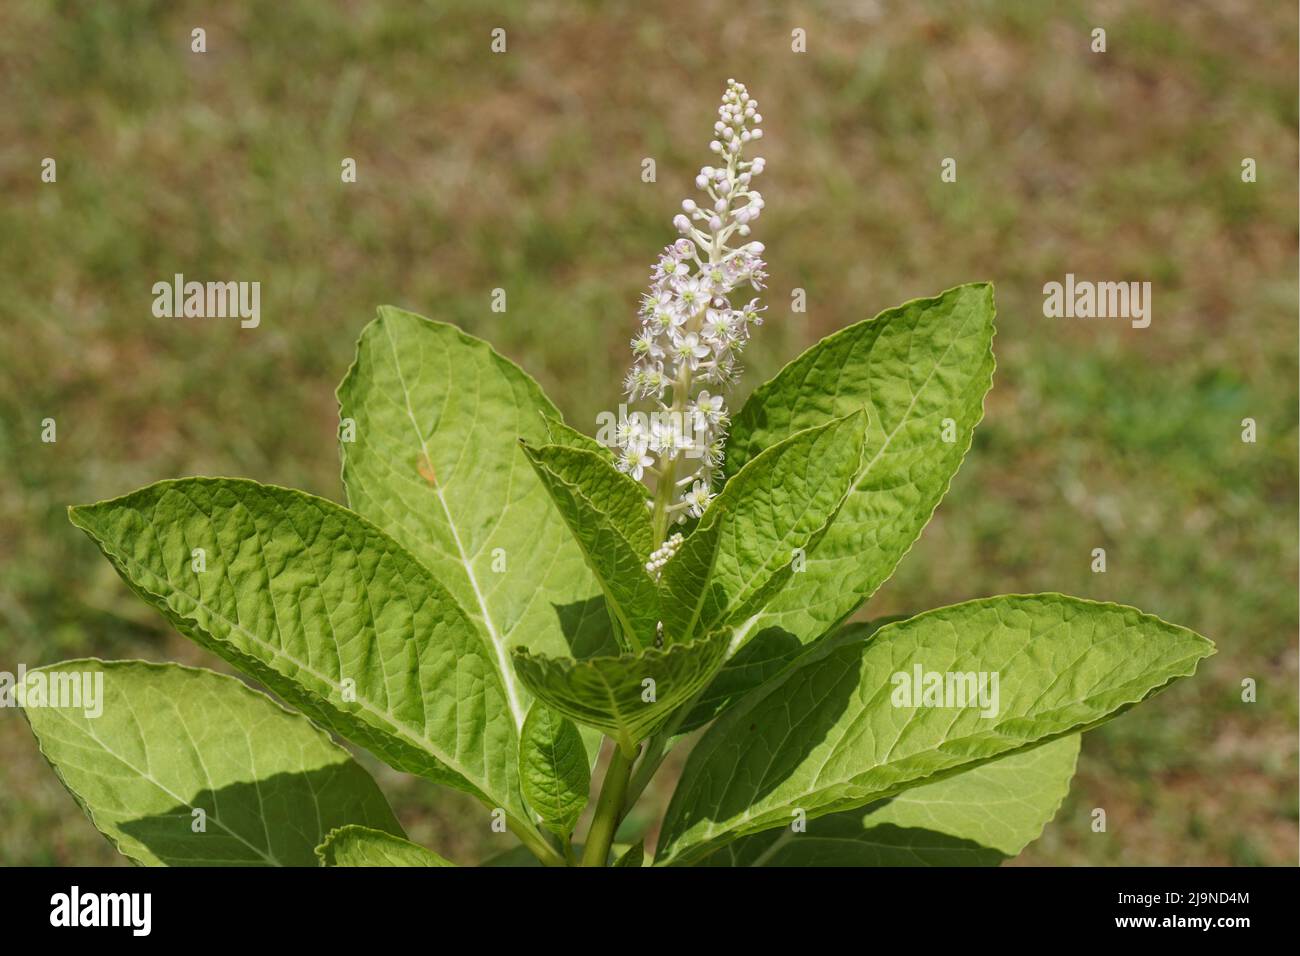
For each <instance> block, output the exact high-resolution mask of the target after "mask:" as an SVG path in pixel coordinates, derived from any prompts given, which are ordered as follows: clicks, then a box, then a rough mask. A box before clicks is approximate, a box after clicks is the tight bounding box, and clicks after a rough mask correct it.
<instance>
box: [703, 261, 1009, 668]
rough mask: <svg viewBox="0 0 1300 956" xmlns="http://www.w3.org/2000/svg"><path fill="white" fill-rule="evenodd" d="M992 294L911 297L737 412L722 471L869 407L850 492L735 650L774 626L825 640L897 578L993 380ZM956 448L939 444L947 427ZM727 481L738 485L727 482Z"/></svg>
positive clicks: (980, 287)
mask: <svg viewBox="0 0 1300 956" xmlns="http://www.w3.org/2000/svg"><path fill="white" fill-rule="evenodd" d="M994 314H995V309H994V305H993V287H992V286H991V285H989V284H987V283H975V284H971V285H963V286H958V287H957V288H955V289H950V290H948V291H947V292H944V293H943V294H942V295H938V296H935V297H934V298H928V299H915V300H913V301H911V302H908V303H906V304H905V305H902V306H899V307H898V308H894V309H889V310H886V311H885V312H882V313H880V314H879V315H878V316H876V317H875V318H874V319H869V320H867V321H864V322H859V323H857V324H856V325H851V326H849V327H848V328H846V329H842V330H841V331H839V332H836V333H835V334H834V335H831V336H829V337H827V338H825V339H823V340H822V341H820V342H818V343H817V344H816V345H814V346H813V347H812V348H810V349H809V350H808V351H806V352H805V353H803V355H801V356H799V357H798V358H797V359H795V360H794V361H793V362H791V363H790V364H789V365H788V366H786V368H785V369H783V370H782V371H781V373H780V374H778V375H777V376H776V378H774V379H772V380H771V381H769V382H767V383H766V384H764V385H761V386H759V387H758V388H757V389H756V390H755V391H754V393H753V394H752V395H751V396H750V398H749V400H748V401H747V402H746V403H745V405H744V407H743V408H742V409H741V410H740V412H739V413H738V414H737V415H736V418H735V421H734V423H733V425H732V428H731V437H730V438H729V439H728V441H727V458H726V474H727V475H729V476H732V475H737V474H738V473H739V472H742V471H743V469H744V467H745V466H746V464H748V463H749V462H750V461H751V460H752V459H754V458H755V457H756V456H758V455H759V454H761V453H762V452H763V449H766V448H768V447H769V446H771V445H773V444H775V443H776V442H779V441H782V440H784V439H786V438H788V437H789V436H790V435H793V434H795V433H797V432H799V431H801V430H803V429H806V428H809V427H812V426H816V425H822V424H825V423H826V422H827V421H829V420H830V419H832V418H834V417H836V416H841V415H845V414H847V413H849V412H853V411H856V410H857V409H859V408H862V407H864V406H865V407H866V409H867V411H868V422H867V433H866V446H865V448H864V450H863V455H862V466H861V468H860V469H859V471H858V474H857V476H856V478H855V479H854V481H853V487H852V492H851V493H850V494H849V496H848V498H847V499H846V500H845V502H844V505H843V507H842V508H841V509H840V510H839V512H838V514H837V516H836V518H835V521H834V522H833V523H832V524H831V526H830V527H829V528H828V529H827V531H826V533H825V534H824V535H823V536H822V537H821V539H820V540H819V541H818V542H817V544H816V547H815V548H813V549H812V550H810V551H809V554H808V560H807V569H806V570H805V571H804V572H803V573H802V574H800V575H799V576H798V580H797V582H796V584H797V586H792V587H788V588H786V589H785V590H784V591H782V592H781V593H779V594H777V595H776V596H775V597H774V598H773V600H772V601H771V603H770V604H769V605H768V606H767V607H766V608H764V609H763V613H762V614H760V615H758V616H757V617H755V618H754V619H753V620H751V621H747V622H746V628H745V629H744V630H743V631H742V632H741V633H740V634H739V635H738V640H739V641H740V642H743V641H744V640H747V639H748V638H749V637H750V636H752V635H754V634H758V633H760V632H761V631H763V630H765V629H772V628H779V629H781V630H782V631H785V632H786V633H788V634H792V635H794V637H795V638H796V639H797V640H799V641H800V642H801V643H805V644H806V643H808V642H810V641H813V640H815V639H816V638H817V637H819V636H821V635H823V634H826V633H827V632H828V631H830V630H832V629H833V628H834V627H835V626H836V625H838V624H839V623H840V622H841V621H843V620H844V619H845V618H846V617H848V615H849V614H851V613H852V612H853V611H854V610H856V609H857V608H858V607H860V606H861V605H862V603H863V602H864V601H865V600H866V599H867V598H869V597H870V596H871V595H872V594H873V593H874V592H875V590H876V589H877V588H878V587H880V585H881V584H882V583H884V581H885V580H887V579H888V578H889V576H890V575H891V574H892V573H893V571H894V568H895V566H896V565H897V564H898V562H899V560H901V559H902V557H903V555H904V554H906V553H907V551H908V549H909V548H910V547H911V546H912V543H913V542H914V541H915V540H916V538H917V537H918V535H920V533H921V529H922V528H924V527H925V525H926V523H927V522H928V521H929V520H930V516H931V515H932V514H933V513H934V509H935V508H936V507H937V505H938V504H939V501H940V499H941V498H942V497H943V495H944V493H945V492H946V491H947V490H948V485H949V483H950V482H951V481H952V477H953V475H954V474H956V472H957V468H958V466H959V465H960V464H961V460H962V458H963V457H964V456H965V454H966V452H967V450H968V449H969V448H970V443H971V437H972V434H973V432H974V429H975V426H976V424H977V423H978V422H979V420H980V418H981V417H982V416H983V414H984V395H985V393H986V392H987V391H988V389H989V386H990V384H991V383H992V377H993V349H992V340H993V319H994ZM946 419H951V420H952V428H953V434H952V435H951V437H952V438H954V440H953V441H952V442H946V441H944V437H945V435H944V426H945V420H946ZM733 480H734V479H733Z"/></svg>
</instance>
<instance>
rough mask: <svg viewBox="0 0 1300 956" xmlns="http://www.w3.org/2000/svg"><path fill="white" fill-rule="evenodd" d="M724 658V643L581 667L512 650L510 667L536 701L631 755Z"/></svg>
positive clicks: (571, 661) (594, 661) (582, 663)
mask: <svg viewBox="0 0 1300 956" xmlns="http://www.w3.org/2000/svg"><path fill="white" fill-rule="evenodd" d="M725 652H726V642H725V640H719V639H714V640H706V639H701V640H698V641H692V642H691V643H689V644H672V645H670V646H668V647H664V648H659V647H650V648H647V649H646V650H644V651H639V652H637V653H635V654H622V655H619V656H618V657H591V658H587V659H585V660H581V661H578V660H574V659H572V658H565V657H548V656H546V655H544V654H533V653H530V652H529V651H527V650H525V649H523V648H516V649H515V651H514V663H515V670H516V672H517V673H518V674H519V679H520V680H522V681H523V682H524V685H525V686H526V687H527V688H528V689H529V690H531V691H532V692H533V693H534V694H535V695H536V696H537V697H538V698H539V699H540V700H543V701H545V702H546V703H547V704H549V705H550V706H551V707H552V708H554V709H555V710H557V711H559V712H560V713H561V714H564V715H565V716H566V717H569V718H571V719H573V720H575V721H577V722H578V723H580V724H585V725H587V726H589V727H595V728H597V729H598V730H601V731H603V732H604V733H605V734H607V735H608V736H609V737H611V738H613V739H614V741H615V742H617V743H618V745H619V746H620V747H621V748H622V749H623V752H624V753H627V754H631V753H632V752H633V751H634V750H635V748H636V745H637V743H638V742H639V741H641V740H643V739H644V738H645V737H647V736H649V735H650V734H652V733H654V732H655V731H656V730H658V729H659V728H660V727H662V726H663V725H664V723H665V722H666V721H667V720H668V718H669V717H670V716H671V715H672V712H673V711H674V710H675V709H676V708H677V707H679V706H681V705H682V704H684V703H685V702H686V701H688V700H690V699H691V698H692V697H694V696H695V695H696V694H697V693H699V691H700V690H701V689H703V687H704V686H705V685H706V684H707V683H708V681H709V679H710V678H711V677H712V676H713V674H714V673H715V672H716V670H717V668H718V666H719V665H720V664H721V663H722V657H723V654H724V653H725Z"/></svg>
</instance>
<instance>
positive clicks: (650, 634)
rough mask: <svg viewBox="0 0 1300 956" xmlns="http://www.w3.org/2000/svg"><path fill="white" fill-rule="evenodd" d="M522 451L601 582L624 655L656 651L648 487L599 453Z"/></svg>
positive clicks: (556, 448)
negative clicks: (649, 568)
mask: <svg viewBox="0 0 1300 956" xmlns="http://www.w3.org/2000/svg"><path fill="white" fill-rule="evenodd" d="M521 447H522V448H523V453H524V454H525V455H526V456H527V458H528V460H529V462H531V463H532V466H533V469H534V470H535V471H536V472H537V476H538V478H540V479H541V481H542V484H543V485H544V486H545V487H546V490H547V491H548V492H549V493H550V495H551V500H552V501H554V502H555V507H556V508H557V509H559V512H560V514H561V515H562V516H563V517H564V521H565V523H566V524H567V525H568V526H569V530H570V531H572V532H573V537H574V539H575V540H576V541H577V542H578V545H579V547H581V549H582V554H583V557H584V558H586V560H587V565H588V567H590V568H591V570H592V571H593V572H594V573H595V575H596V579H597V580H598V581H599V582H600V585H601V588H602V590H603V591H604V592H605V602H606V605H607V606H608V608H609V613H610V616H611V618H613V620H614V621H615V622H617V624H618V628H619V631H620V633H621V634H622V635H623V637H624V647H625V649H627V650H634V649H637V648H640V647H649V646H651V645H652V644H654V642H655V636H656V632H657V629H658V626H659V590H658V587H657V585H656V584H655V582H654V581H653V580H652V579H651V577H650V575H649V574H648V573H647V572H646V569H645V564H646V559H647V558H648V557H649V556H650V552H651V551H652V550H653V549H654V529H653V528H651V526H650V512H649V511H648V510H647V508H646V490H645V486H644V485H642V484H641V483H640V482H638V481H635V480H633V479H632V478H631V477H630V476H628V475H625V474H623V473H622V472H620V471H618V470H617V469H616V468H615V467H614V466H613V464H611V463H610V461H609V459H608V456H603V455H601V454H599V453H598V452H595V451H590V450H587V449H582V448H573V447H566V446H564V445H542V446H541V447H540V448H534V447H532V446H530V445H526V444H521Z"/></svg>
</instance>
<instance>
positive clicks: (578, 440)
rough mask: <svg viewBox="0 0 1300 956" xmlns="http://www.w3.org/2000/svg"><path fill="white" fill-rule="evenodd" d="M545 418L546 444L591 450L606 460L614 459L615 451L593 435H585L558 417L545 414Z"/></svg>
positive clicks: (611, 460)
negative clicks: (549, 416)
mask: <svg viewBox="0 0 1300 956" xmlns="http://www.w3.org/2000/svg"><path fill="white" fill-rule="evenodd" d="M543 420H544V421H545V423H546V444H548V445H563V446H564V447H566V448H578V449H581V450H583V451H591V452H595V453H596V454H597V455H600V456H601V457H603V458H604V459H605V460H606V461H609V462H613V461H614V453H613V452H612V451H610V449H608V448H606V447H605V446H604V445H602V444H601V443H600V442H598V441H597V440H596V439H594V438H592V437H591V436H589V435H584V434H583V433H582V432H580V431H578V430H577V429H576V428H573V427H571V426H569V425H566V424H564V422H562V421H560V420H559V419H558V418H548V417H546V416H545V415H544V416H543Z"/></svg>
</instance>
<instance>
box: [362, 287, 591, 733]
mask: <svg viewBox="0 0 1300 956" xmlns="http://www.w3.org/2000/svg"><path fill="white" fill-rule="evenodd" d="M338 398H339V405H340V416H341V417H342V418H343V419H352V420H353V421H355V423H356V434H355V441H352V442H344V443H343V444H342V451H343V480H344V483H345V484H346V485H347V491H348V501H349V503H350V504H351V506H352V507H353V508H354V509H356V510H357V511H358V512H360V513H361V514H362V515H364V516H365V517H367V518H369V519H370V520H371V521H374V522H375V523H376V524H377V525H379V527H381V528H383V529H384V530H385V531H387V532H388V533H389V534H390V535H392V536H393V537H394V538H396V539H397V540H398V541H399V542H400V543H401V544H403V545H404V546H405V547H406V548H407V549H409V550H410V551H411V553H412V554H414V555H415V556H416V557H417V558H418V559H419V560H420V561H421V562H422V563H423V564H424V565H425V566H426V567H427V568H429V570H430V571H432V572H433V576H434V577H435V578H437V579H438V581H440V582H441V583H442V584H443V585H444V586H445V587H446V588H447V590H448V591H450V592H451V594H452V595H453V596H454V597H455V598H456V600H457V602H458V603H459V604H460V606H461V607H463V608H464V609H465V611H466V612H467V613H468V614H469V615H470V616H471V617H472V618H473V619H474V620H475V622H476V623H477V624H478V625H479V627H481V628H482V630H483V631H484V633H485V634H486V635H487V637H488V639H489V641H490V642H491V645H492V647H493V649H494V659H495V663H496V667H497V670H498V672H499V674H500V676H501V681H502V683H503V685H504V687H505V689H506V700H507V703H508V706H509V709H510V713H511V715H512V717H513V719H514V722H515V727H516V729H518V728H519V727H522V726H523V722H524V716H525V715H526V714H527V713H528V703H529V701H528V697H527V694H526V693H525V692H524V690H523V688H521V687H520V686H519V684H518V682H517V680H516V679H515V676H514V674H513V673H512V672H511V669H510V663H509V650H510V648H512V647H516V646H521V645H527V646H528V647H531V648H534V649H536V650H540V651H544V652H548V653H553V654H573V655H576V656H579V657H581V656H587V655H589V654H593V653H597V652H612V651H614V650H616V647H612V646H609V645H608V643H607V642H609V641H611V640H612V635H611V633H610V625H609V620H608V617H607V615H606V613H605V608H604V606H603V605H604V602H603V600H602V599H601V597H600V590H599V588H598V586H597V584H596V582H595V581H594V580H593V578H592V576H591V572H590V571H589V570H588V569H587V566H586V564H585V563H584V561H583V557H582V553H581V551H580V550H579V549H578V546H577V544H576V542H574V540H573V538H572V536H571V535H570V534H569V530H568V529H567V528H566V527H565V526H564V522H563V520H562V519H561V517H560V515H559V513H558V512H557V511H556V509H555V508H554V506H552V504H551V503H550V501H549V500H548V499H547V495H546V491H545V489H543V488H542V485H541V482H540V481H538V479H537V476H536V475H534V474H533V471H532V469H531V468H530V467H529V465H528V462H527V461H525V460H524V457H523V456H522V455H520V454H519V448H518V440H519V439H520V438H522V439H525V440H527V441H529V442H531V443H533V444H545V443H547V442H548V441H550V440H551V437H550V436H551V430H552V428H553V427H554V426H553V425H548V422H547V419H554V420H556V421H558V420H559V418H560V413H559V412H558V411H557V410H556V408H555V406H554V405H552V404H551V402H550V401H549V400H548V399H547V398H546V396H545V395H544V394H542V390H541V388H540V387H538V385H537V383H536V382H534V381H533V380H532V379H531V378H529V377H528V375H527V374H525V373H524V372H523V371H522V370H521V369H520V368H519V367H518V366H516V365H514V364H513V363H512V362H510V361H508V360H507V359H505V358H502V357H501V356H500V355H498V354H497V353H496V352H495V351H493V349H492V347H491V346H489V345H488V344H487V343H486V342H484V341H482V340H480V339H476V338H473V337H472V336H469V335H466V334H465V333H464V332H462V331H460V330H459V329H457V328H456V327H455V326H451V325H446V324H444V323H441V322H432V321H430V320H428V319H425V318H422V317H421V316H418V315H414V314H412V313H410V312H403V311H402V310H400V309H394V308H391V307H388V306H385V307H383V308H381V309H380V310H379V317H378V318H377V319H376V320H375V321H373V322H371V323H370V324H369V325H368V326H366V328H365V331H363V332H362V334H361V339H360V341H359V342H358V343H357V357H356V361H355V362H354V363H353V365H352V368H351V369H350V370H349V371H348V374H347V376H346V377H345V378H344V379H343V382H342V384H341V385H340V386H339V390H338Z"/></svg>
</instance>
